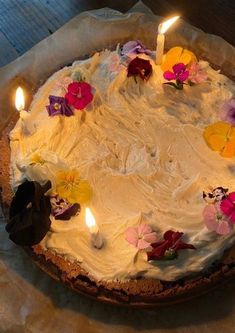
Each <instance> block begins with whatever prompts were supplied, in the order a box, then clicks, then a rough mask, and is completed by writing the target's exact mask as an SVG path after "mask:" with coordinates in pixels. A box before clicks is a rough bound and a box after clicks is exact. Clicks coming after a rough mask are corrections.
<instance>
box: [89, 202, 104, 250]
mask: <svg viewBox="0 0 235 333" xmlns="http://www.w3.org/2000/svg"><path fill="white" fill-rule="evenodd" d="M85 220H86V225H87V227H88V229H89V232H90V234H91V243H92V245H93V246H94V247H96V248H97V249H101V248H102V246H103V244H104V241H103V238H102V237H101V235H100V232H99V228H98V225H97V223H96V220H95V217H94V215H93V214H92V212H91V210H90V209H89V208H85Z"/></svg>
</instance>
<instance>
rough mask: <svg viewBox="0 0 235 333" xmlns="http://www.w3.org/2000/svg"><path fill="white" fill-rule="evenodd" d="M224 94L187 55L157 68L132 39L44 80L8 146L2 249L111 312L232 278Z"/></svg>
mask: <svg viewBox="0 0 235 333" xmlns="http://www.w3.org/2000/svg"><path fill="white" fill-rule="evenodd" d="M234 94H235V85H234V83H233V82H232V81H231V80H230V79H229V78H227V77H225V76H224V75H222V74H221V73H220V71H219V70H215V69H213V68H212V67H211V66H210V64H209V63H208V62H207V61H204V60H198V59H197V58H196V56H195V55H194V54H193V53H192V52H191V51H189V50H185V49H183V48H182V47H174V48H173V49H171V50H169V51H168V52H167V53H166V54H165V56H164V59H163V62H162V64H161V66H158V65H156V64H155V54H154V52H152V51H151V50H149V49H147V48H146V47H145V46H144V45H143V44H142V43H141V42H139V41H131V42H128V43H126V44H125V45H123V46H122V47H120V46H119V45H118V46H117V48H116V50H115V51H109V50H105V51H102V52H100V53H95V54H94V55H93V56H92V57H90V58H88V59H86V60H81V61H76V62H74V63H73V64H72V66H67V67H64V68H62V69H61V70H59V71H58V72H56V73H54V74H53V75H52V76H51V77H50V78H49V79H48V80H47V81H46V82H45V83H44V84H43V86H42V87H41V88H40V89H39V90H38V92H37V93H36V94H35V96H34V99H33V102H32V103H31V106H30V109H29V112H28V116H27V117H26V118H22V117H21V118H20V119H19V121H18V122H17V123H16V125H15V126H14V128H13V130H12V131H11V132H10V134H9V137H10V149H11V159H10V182H11V186H12V189H13V193H14V197H13V199H12V202H11V206H10V212H9V223H8V224H7V226H6V229H7V231H8V232H9V236H10V239H12V240H13V241H14V242H15V243H17V244H19V245H21V246H23V247H24V248H25V250H26V251H27V252H28V253H29V254H30V255H31V256H32V257H33V258H34V260H35V261H36V262H37V263H38V264H39V265H40V266H41V267H42V269H44V270H45V271H47V273H48V274H50V275H52V276H53V277H54V278H57V279H60V280H63V281H64V283H66V284H68V285H70V286H71V287H72V288H73V289H75V290H77V291H79V292H83V293H85V294H87V295H90V296H93V297H96V298H97V299H100V300H104V301H108V302H112V303H121V304H131V305H135V306H151V305H156V304H164V303H168V302H176V301H180V300H183V299H187V298H190V297H193V296H195V295H198V294H200V293H202V292H205V291H207V290H208V289H209V288H210V287H213V286H215V285H216V284H217V283H218V282H221V281H225V280H226V279H228V278H230V277H232V276H233V275H234V273H235V268H234V263H235V257H234V254H233V245H234V243H235V229H234V227H233V224H234V223H235V205H234V201H235V183H234V182H233V177H234V173H235V164H234V161H235V160H234V156H235V127H234V126H235V100H234V98H233V97H234ZM6 149H7V148H6ZM88 207H89V209H90V210H91V212H92V213H93V216H94V217H95V220H96V230H95V231H94V230H93V229H92V228H91V227H90V228H89V226H88V227H87V225H86V223H85V220H86V216H85V212H86V209H87V208H88ZM98 230H99V231H98ZM97 240H98V243H99V244H98V243H97ZM97 244H98V245H97Z"/></svg>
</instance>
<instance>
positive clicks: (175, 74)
mask: <svg viewBox="0 0 235 333" xmlns="http://www.w3.org/2000/svg"><path fill="white" fill-rule="evenodd" d="M172 70H173V71H166V72H164V74H163V76H164V79H166V80H168V81H172V80H175V83H173V82H170V83H166V84H169V85H172V86H174V87H175V88H177V89H183V83H184V81H186V80H187V79H188V77H189V71H188V70H187V68H186V66H185V65H184V64H183V63H179V64H176V65H174V66H173V67H172Z"/></svg>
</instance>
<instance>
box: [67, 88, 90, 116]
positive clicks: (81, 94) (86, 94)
mask: <svg viewBox="0 0 235 333" xmlns="http://www.w3.org/2000/svg"><path fill="white" fill-rule="evenodd" d="M65 99H66V101H67V103H68V104H69V105H72V106H73V107H74V108H75V109H78V110H82V109H84V108H85V107H86V106H87V104H89V103H90V102H91V101H92V99H93V94H92V87H91V85H90V84H89V83H87V82H72V83H70V84H69V85H68V92H67V94H66V95H65Z"/></svg>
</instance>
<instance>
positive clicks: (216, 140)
mask: <svg viewBox="0 0 235 333" xmlns="http://www.w3.org/2000/svg"><path fill="white" fill-rule="evenodd" d="M203 136H204V139H205V141H206V143H207V145H208V146H209V147H210V148H211V149H212V150H215V151H219V153H220V155H221V156H223V157H233V156H235V127H234V126H231V125H230V124H227V123H224V122H222V121H218V122H217V123H215V124H212V125H209V126H207V127H206V128H205V130H204V133H203Z"/></svg>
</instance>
